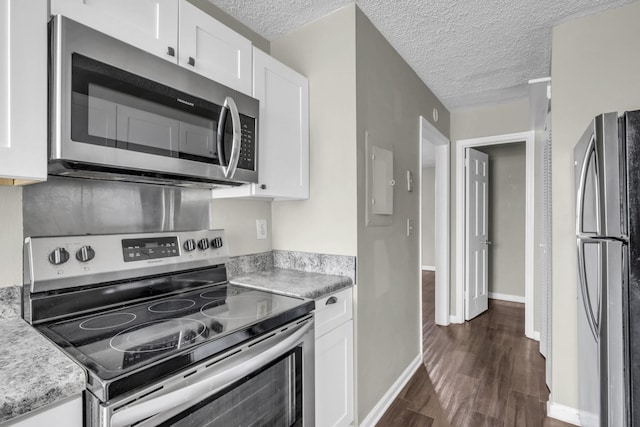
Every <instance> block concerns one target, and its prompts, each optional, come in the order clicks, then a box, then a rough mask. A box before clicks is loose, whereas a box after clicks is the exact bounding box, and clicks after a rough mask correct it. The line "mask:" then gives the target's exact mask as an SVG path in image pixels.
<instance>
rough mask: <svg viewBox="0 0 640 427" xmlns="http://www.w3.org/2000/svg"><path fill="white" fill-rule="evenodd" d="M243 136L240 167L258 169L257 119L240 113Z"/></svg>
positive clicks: (251, 169)
mask: <svg viewBox="0 0 640 427" xmlns="http://www.w3.org/2000/svg"><path fill="white" fill-rule="evenodd" d="M240 125H241V129H242V137H241V138H240V159H238V169H244V170H250V171H254V170H256V119H254V118H253V117H248V116H245V115H244V114H240Z"/></svg>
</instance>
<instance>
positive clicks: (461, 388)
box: [378, 271, 569, 427]
mask: <svg viewBox="0 0 640 427" xmlns="http://www.w3.org/2000/svg"><path fill="white" fill-rule="evenodd" d="M422 286H423V293H422V295H423V296H422V298H423V318H422V320H423V339H424V354H423V361H424V366H422V367H421V368H420V369H418V371H417V372H416V373H415V374H414V376H413V378H412V379H411V380H410V381H409V383H408V384H407V385H406V386H405V388H404V389H403V390H402V391H401V392H400V395H399V396H398V398H396V400H395V401H394V402H393V403H392V404H391V406H390V407H389V409H388V410H387V412H386V413H385V414H384V416H383V417H382V418H381V419H380V422H379V423H378V426H379V427H394V426H398V427H400V426H403V427H405V426H416V427H417V426H424V427H429V426H431V427H445V426H451V427H467V426H468V427H482V426H503V427H511V426H527V427H541V426H545V427H564V426H569V424H566V423H563V422H560V421H557V420H554V419H550V418H546V417H545V414H546V401H547V399H548V394H549V393H548V390H547V387H546V385H545V381H544V359H543V358H542V356H541V355H540V353H539V352H538V343H537V342H536V341H532V340H530V339H528V338H526V337H525V336H524V306H523V305H522V304H516V303H510V302H502V301H495V300H490V305H489V311H488V312H486V313H484V314H482V315H480V316H478V317H477V318H475V319H473V320H472V321H470V322H466V323H464V324H462V325H453V324H452V325H449V326H447V327H442V326H437V325H436V324H435V323H434V318H435V317H434V310H435V301H434V295H435V274H434V273H433V272H430V271H423V273H422Z"/></svg>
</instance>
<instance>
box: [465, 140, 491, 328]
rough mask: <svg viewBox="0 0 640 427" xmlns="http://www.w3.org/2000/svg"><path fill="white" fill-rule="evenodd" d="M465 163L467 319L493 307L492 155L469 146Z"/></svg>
mask: <svg viewBox="0 0 640 427" xmlns="http://www.w3.org/2000/svg"><path fill="white" fill-rule="evenodd" d="M465 161H466V167H465V200H466V203H465V319H466V320H469V319H473V318H474V317H476V316H478V315H479V314H481V313H483V312H485V311H487V309H488V308H489V285H488V283H487V279H488V276H487V266H488V261H489V257H488V254H489V251H488V246H489V244H490V242H489V227H488V218H487V217H488V213H489V209H488V206H489V203H488V202H489V156H488V155H486V154H484V153H481V152H480V151H478V150H474V149H472V148H467V152H466V160H465Z"/></svg>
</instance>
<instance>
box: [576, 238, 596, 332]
mask: <svg viewBox="0 0 640 427" xmlns="http://www.w3.org/2000/svg"><path fill="white" fill-rule="evenodd" d="M577 242H578V283H579V285H580V293H582V305H583V308H584V311H585V314H586V317H587V323H588V324H589V329H591V333H592V334H593V338H595V340H596V342H600V338H599V336H600V334H599V330H598V329H599V327H598V321H597V320H596V317H595V315H594V314H593V308H592V307H593V305H592V304H591V297H590V295H589V288H588V287H587V267H586V265H585V261H586V260H585V256H584V240H583V239H578V241H577ZM601 257H602V254H600V258H601ZM599 261H601V260H599ZM598 305H599V304H598ZM598 311H600V308H599V307H598ZM598 317H600V313H598Z"/></svg>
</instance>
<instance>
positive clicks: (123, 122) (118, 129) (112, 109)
mask: <svg viewBox="0 0 640 427" xmlns="http://www.w3.org/2000/svg"><path fill="white" fill-rule="evenodd" d="M71 104H72V105H71V108H72V114H71V139H72V140H74V141H76V142H82V143H87V144H94V145H101V146H107V147H115V148H120V149H124V150H129V151H137V152H143V153H151V154H157V155H161V156H167V157H177V158H184V159H189V160H195V161H201V162H207V163H213V164H219V160H218V155H217V150H216V132H217V125H218V123H217V120H218V118H219V117H220V106H218V105H216V104H213V103H211V102H208V101H206V100H204V99H201V98H197V97H194V96H191V95H188V94H185V93H183V92H180V91H177V90H175V89H172V88H170V87H168V86H164V85H162V84H159V83H156V82H153V81H151V80H148V79H145V78H143V77H140V76H137V75H135V74H132V73H129V72H127V71H124V70H121V69H118V68H115V67H112V66H110V65H107V64H104V63H102V62H99V61H95V60H93V59H91V58H88V57H85V56H83V55H80V54H77V53H74V54H73V55H72V94H71ZM225 127H228V128H229V129H228V130H227V129H225V131H227V132H228V133H231V125H230V124H228V123H225ZM230 139H231V138H226V139H225V141H226V140H230Z"/></svg>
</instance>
